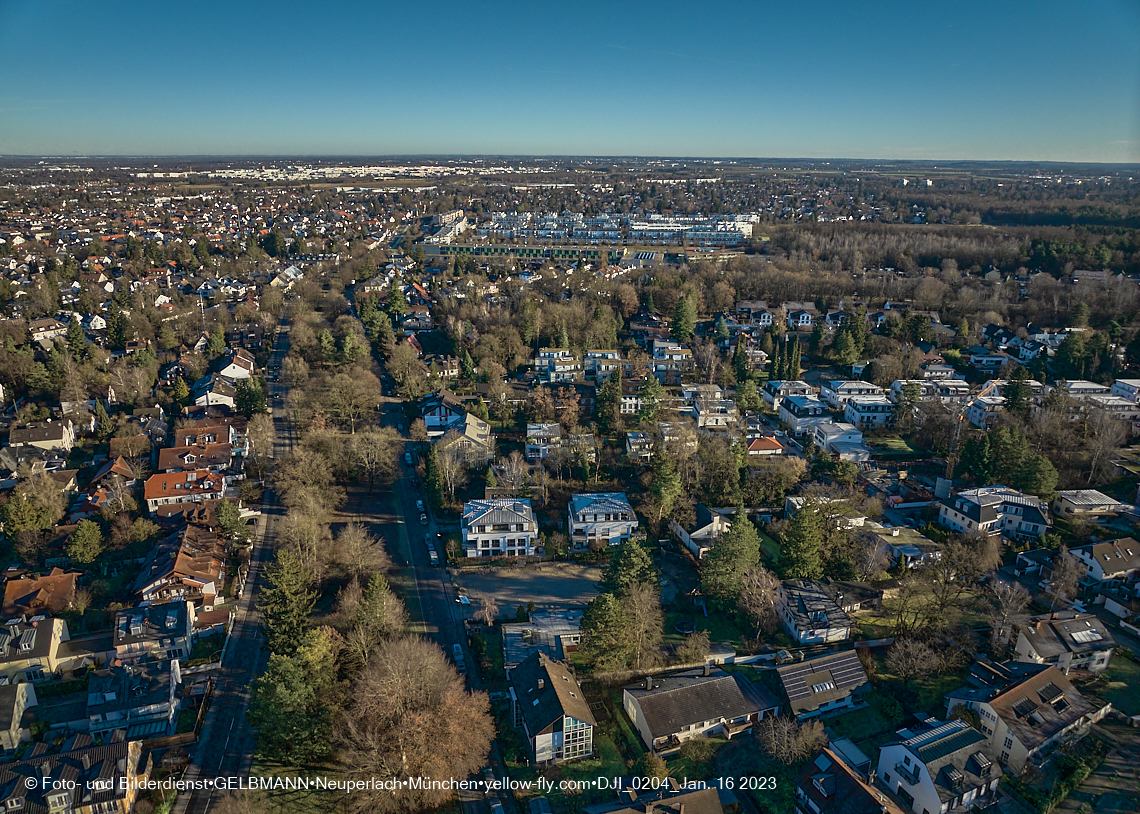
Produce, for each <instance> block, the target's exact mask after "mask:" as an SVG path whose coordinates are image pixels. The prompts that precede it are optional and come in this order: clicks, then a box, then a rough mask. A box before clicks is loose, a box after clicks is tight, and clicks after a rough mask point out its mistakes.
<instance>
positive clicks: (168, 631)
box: [115, 601, 189, 647]
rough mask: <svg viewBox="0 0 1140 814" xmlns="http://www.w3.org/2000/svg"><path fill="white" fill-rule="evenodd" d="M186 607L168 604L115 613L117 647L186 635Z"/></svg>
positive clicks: (172, 603) (174, 603) (184, 605)
mask: <svg viewBox="0 0 1140 814" xmlns="http://www.w3.org/2000/svg"><path fill="white" fill-rule="evenodd" d="M186 604H187V603H186V602H185V601H178V602H164V603H162V604H159V605H147V606H146V607H141V608H124V609H123V610H119V611H115V646H116V647H118V646H120V645H128V644H135V643H136V642H155V641H161V640H163V639H170V638H174V637H179V636H185V635H186V632H187V629H188V617H189V611H188V610H187V607H186Z"/></svg>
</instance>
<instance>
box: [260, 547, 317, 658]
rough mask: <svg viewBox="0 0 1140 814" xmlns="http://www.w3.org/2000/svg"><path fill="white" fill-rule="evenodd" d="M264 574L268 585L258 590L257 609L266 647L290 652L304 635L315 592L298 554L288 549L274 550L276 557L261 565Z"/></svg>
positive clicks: (278, 651)
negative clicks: (259, 592)
mask: <svg viewBox="0 0 1140 814" xmlns="http://www.w3.org/2000/svg"><path fill="white" fill-rule="evenodd" d="M265 577H266V580H267V581H268V583H269V585H268V586H266V587H265V588H264V589H263V590H262V591H261V601H260V602H259V603H258V609H259V610H260V611H261V623H262V625H263V626H264V627H265V636H266V638H267V639H268V640H269V649H270V651H272V652H274V653H284V654H291V653H293V652H295V651H296V650H297V647H298V646H299V644H300V643H301V641H302V640H303V639H304V635H305V631H306V629H307V628H308V626H309V614H310V613H312V611H313V607H314V606H315V605H316V601H317V592H316V591H314V590H313V589H312V580H311V578H310V577H309V574H308V572H306V571H305V568H304V566H303V565H302V564H301V560H300V558H299V557H298V556H297V555H296V554H295V553H294V552H292V551H290V550H289V549H280V550H278V552H277V559H276V561H275V562H273V563H271V564H270V565H268V566H266V568H265Z"/></svg>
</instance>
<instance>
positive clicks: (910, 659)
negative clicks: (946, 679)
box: [887, 636, 938, 683]
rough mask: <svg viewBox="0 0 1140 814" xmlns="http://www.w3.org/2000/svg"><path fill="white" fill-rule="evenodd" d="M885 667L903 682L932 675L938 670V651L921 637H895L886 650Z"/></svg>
mask: <svg viewBox="0 0 1140 814" xmlns="http://www.w3.org/2000/svg"><path fill="white" fill-rule="evenodd" d="M887 669H888V670H890V671H891V673H893V674H894V675H897V676H898V677H899V678H901V679H902V680H903V682H905V683H910V681H911V680H912V679H915V678H921V677H925V676H929V675H933V674H934V673H935V672H936V671H937V670H938V653H937V651H936V650H935V649H934V648H933V647H931V646H930V645H929V644H927V643H926V642H925V641H923V640H922V639H919V638H917V637H915V636H907V637H905V638H902V639H895V643H894V644H892V645H891V648H890V650H888V651H887Z"/></svg>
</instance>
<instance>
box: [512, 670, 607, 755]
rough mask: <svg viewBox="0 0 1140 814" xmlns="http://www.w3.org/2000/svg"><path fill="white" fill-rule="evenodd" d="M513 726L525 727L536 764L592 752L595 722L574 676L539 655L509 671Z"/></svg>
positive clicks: (525, 733)
mask: <svg viewBox="0 0 1140 814" xmlns="http://www.w3.org/2000/svg"><path fill="white" fill-rule="evenodd" d="M508 691H509V693H510V697H511V715H512V718H513V720H514V724H515V726H517V727H521V728H522V730H523V735H524V736H525V738H526V741H527V744H528V746H529V747H530V748H529V752H530V757H531V759H533V760H534V762H535V763H537V764H539V765H542V764H547V763H564V762H566V761H569V760H576V759H578V758H584V757H591V756H592V755H593V753H594V727H596V726H597V722H596V721H595V720H594V714H593V713H592V712H591V711H590V705H589V703H588V702H587V701H586V696H585V694H584V693H583V692H582V688H581V687H579V686H578V681H577V679H576V678H575V677H574V673H573V672H572V671H571V670H570V668H569V667H567V666H566V665H565V664H564V663H563V662H560V661H554V660H552V659H550V658H549V657H548V656H547V655H546V654H545V653H543V652H541V651H539V652H535V653H532V654H531V655H529V656H527V657H526V658H525V659H524V660H523V661H522V662H520V663H519V664H518V665H516V666H515V667H514V668H513V669H512V670H511V672H510V678H509V688H508Z"/></svg>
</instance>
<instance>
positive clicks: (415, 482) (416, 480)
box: [412, 475, 420, 486]
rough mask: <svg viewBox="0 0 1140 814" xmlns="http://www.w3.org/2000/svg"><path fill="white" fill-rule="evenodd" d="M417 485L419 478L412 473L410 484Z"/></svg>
mask: <svg viewBox="0 0 1140 814" xmlns="http://www.w3.org/2000/svg"><path fill="white" fill-rule="evenodd" d="M419 485H420V479H419V478H417V477H416V476H415V475H412V486H419Z"/></svg>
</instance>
